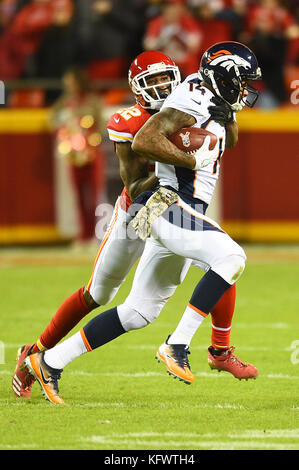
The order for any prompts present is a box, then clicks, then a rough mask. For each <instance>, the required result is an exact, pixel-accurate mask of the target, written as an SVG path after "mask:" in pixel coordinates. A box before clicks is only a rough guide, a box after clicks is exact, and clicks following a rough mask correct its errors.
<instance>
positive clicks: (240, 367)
mask: <svg viewBox="0 0 299 470" xmlns="http://www.w3.org/2000/svg"><path fill="white" fill-rule="evenodd" d="M234 350H235V348H234V347H233V346H232V347H230V348H229V349H226V350H225V351H223V352H222V353H221V354H219V355H218V354H215V353H214V354H213V348H212V346H210V347H209V348H208V351H209V355H208V363H209V366H210V368H211V369H217V370H218V371H219V372H221V371H222V370H224V371H226V372H230V373H231V374H232V375H233V376H234V377H236V379H239V380H242V379H245V380H248V379H255V378H256V377H257V376H258V370H257V368H256V367H254V366H253V365H252V364H246V363H245V362H242V361H241V360H240V359H238V358H237V356H235V355H234V354H233V352H234Z"/></svg>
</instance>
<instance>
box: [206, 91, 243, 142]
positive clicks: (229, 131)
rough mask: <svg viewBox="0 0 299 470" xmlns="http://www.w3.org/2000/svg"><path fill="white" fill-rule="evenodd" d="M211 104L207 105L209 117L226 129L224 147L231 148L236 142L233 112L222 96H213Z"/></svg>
mask: <svg viewBox="0 0 299 470" xmlns="http://www.w3.org/2000/svg"><path fill="white" fill-rule="evenodd" d="M211 101H212V103H213V105H212V106H209V108H208V109H209V111H210V114H211V117H212V118H213V120H214V121H216V122H218V123H219V124H220V125H221V126H224V127H225V130H226V141H225V148H228V149H231V148H233V147H234V146H235V145H236V144H237V142H238V124H237V123H236V121H235V117H234V112H233V110H232V109H231V107H230V106H229V104H228V103H226V102H225V101H224V100H223V99H222V98H220V97H219V96H214V97H213V98H212V100H211Z"/></svg>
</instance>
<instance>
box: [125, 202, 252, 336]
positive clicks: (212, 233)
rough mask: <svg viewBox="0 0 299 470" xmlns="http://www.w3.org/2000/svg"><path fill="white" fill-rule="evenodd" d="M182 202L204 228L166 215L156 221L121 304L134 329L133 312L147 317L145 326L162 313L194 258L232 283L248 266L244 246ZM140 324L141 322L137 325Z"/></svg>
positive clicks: (185, 209)
mask: <svg viewBox="0 0 299 470" xmlns="http://www.w3.org/2000/svg"><path fill="white" fill-rule="evenodd" d="M178 205H179V206H180V208H181V209H182V212H183V214H184V215H186V216H188V214H192V215H193V217H195V218H196V219H199V223H201V224H202V228H203V229H202V230H189V229H186V228H182V227H181V226H180V224H178V225H175V224H174V223H170V222H169V221H168V220H167V219H166V218H165V217H163V216H160V217H159V218H158V219H157V220H156V221H155V222H154V224H153V226H152V236H151V238H148V239H147V240H146V244H145V248H144V252H143V254H142V256H141V258H140V261H139V264H138V267H137V270H136V273H135V277H134V281H133V285H132V289H131V292H130V294H129V296H128V297H127V299H126V300H125V302H124V304H122V305H120V306H118V308H117V309H118V314H119V317H120V321H121V322H122V324H123V325H128V324H129V325H130V329H134V325H133V323H132V322H130V316H131V318H135V317H136V312H138V313H139V315H140V316H141V317H142V318H144V319H145V320H146V322H145V323H144V324H143V325H142V326H145V325H146V324H147V323H151V322H153V321H154V320H155V319H156V318H157V317H158V315H159V314H160V312H161V310H162V308H163V307H164V305H165V303H166V302H167V300H168V299H169V297H171V296H172V295H173V293H174V292H175V289H176V287H177V286H178V285H179V284H180V283H181V282H182V280H183V279H184V277H185V276H186V274H187V271H188V269H189V267H190V264H191V262H192V261H194V264H198V265H199V266H201V267H208V268H211V269H212V270H213V271H214V272H216V273H217V274H218V275H219V276H221V277H222V278H223V279H224V280H225V281H226V282H228V283H229V284H234V283H235V282H236V281H237V280H238V279H239V277H240V275H241V274H242V272H243V270H244V267H245V261H246V255H245V253H244V250H243V249H242V248H241V247H240V246H239V245H238V244H237V243H236V242H234V241H233V240H232V239H231V238H230V237H229V235H227V234H226V233H225V232H223V230H222V229H221V227H219V225H218V224H217V223H216V222H214V221H213V220H211V219H209V218H208V217H206V216H203V215H201V214H199V213H198V212H196V211H194V210H193V209H192V208H191V207H190V206H189V205H187V204H185V203H184V202H183V201H182V200H181V199H179V201H178ZM194 287H195V286H194ZM139 327H140V326H138V322H137V323H136V325H135V328H139ZM125 329H126V328H125Z"/></svg>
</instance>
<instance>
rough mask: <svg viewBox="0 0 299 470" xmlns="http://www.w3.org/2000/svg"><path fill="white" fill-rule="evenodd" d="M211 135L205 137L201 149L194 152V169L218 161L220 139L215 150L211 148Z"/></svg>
mask: <svg viewBox="0 0 299 470" xmlns="http://www.w3.org/2000/svg"><path fill="white" fill-rule="evenodd" d="M210 140H211V137H210V136H207V137H205V140H204V143H203V144H202V146H201V147H200V149H198V150H196V152H195V153H194V154H193V157H194V158H195V160H196V163H195V166H194V168H193V170H200V169H201V168H204V167H205V166H207V165H209V164H210V163H213V162H215V161H216V159H217V158H218V155H219V140H217V144H216V145H215V147H214V148H213V150H209V146H210Z"/></svg>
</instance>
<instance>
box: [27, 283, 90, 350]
mask: <svg viewBox="0 0 299 470" xmlns="http://www.w3.org/2000/svg"><path fill="white" fill-rule="evenodd" d="M83 291H84V287H81V289H79V290H78V291H77V292H75V293H74V294H72V295H70V296H69V297H68V298H67V299H66V300H65V301H64V302H63V303H62V304H61V305H60V307H59V309H58V310H57V312H56V313H55V315H54V317H53V318H52V320H51V321H50V323H49V325H48V326H47V327H46V329H45V330H44V332H43V333H42V334H41V336H40V337H39V339H38V340H37V342H36V343H35V344H34V346H33V351H35V352H37V351H41V350H43V349H50V348H53V346H55V345H56V344H57V343H58V342H59V341H60V340H61V339H62V338H63V337H64V336H66V335H67V334H68V333H69V332H70V331H71V330H72V329H73V328H74V327H75V326H76V325H77V324H78V323H79V321H80V320H82V318H83V317H85V315H87V314H88V313H89V312H91V311H92V310H93V308H91V307H89V306H88V305H87V304H86V301H85V299H84V296H83Z"/></svg>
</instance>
